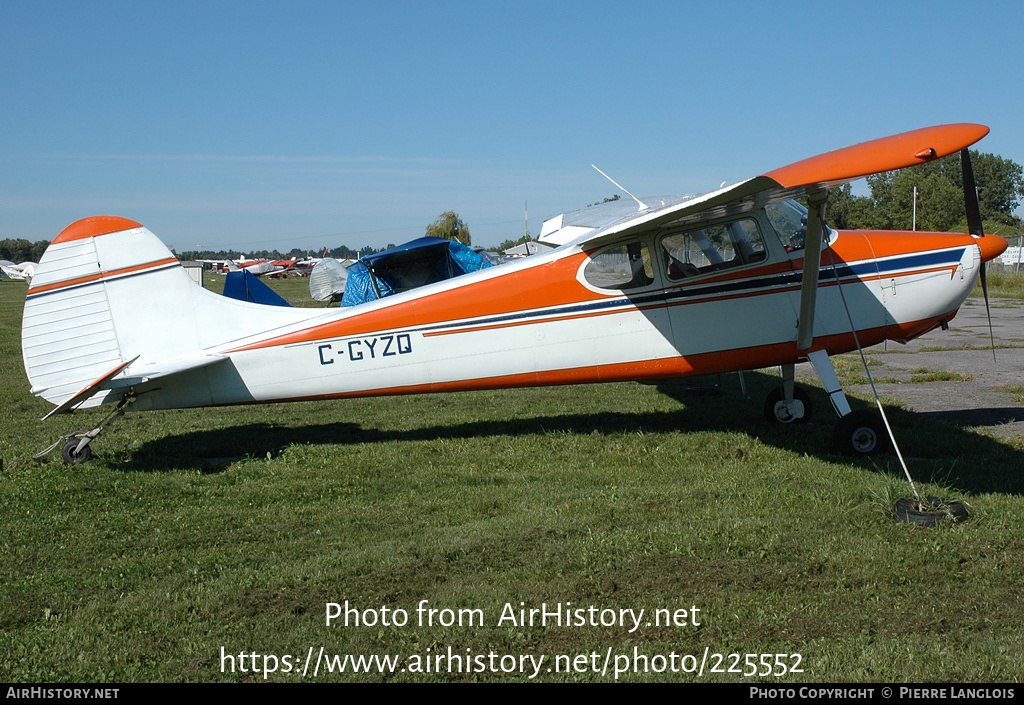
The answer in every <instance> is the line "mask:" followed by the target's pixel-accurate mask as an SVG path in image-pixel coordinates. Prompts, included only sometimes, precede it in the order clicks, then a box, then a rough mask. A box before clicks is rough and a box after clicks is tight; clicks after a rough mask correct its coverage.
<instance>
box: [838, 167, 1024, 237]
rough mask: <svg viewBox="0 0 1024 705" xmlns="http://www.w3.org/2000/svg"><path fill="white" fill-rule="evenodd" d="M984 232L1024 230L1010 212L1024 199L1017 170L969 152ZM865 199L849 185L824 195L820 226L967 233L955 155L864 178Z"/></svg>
mask: <svg viewBox="0 0 1024 705" xmlns="http://www.w3.org/2000/svg"><path fill="white" fill-rule="evenodd" d="M970 154H971V165H972V167H973V169H974V181H975V183H976V185H977V187H978V204H979V206H980V208H981V218H982V221H983V222H984V225H985V232H986V233H989V234H992V235H1002V236H1004V237H1012V236H1016V235H1019V234H1020V233H1021V231H1022V230H1024V222H1022V220H1021V218H1020V217H1019V216H1017V215H1015V214H1014V210H1015V209H1016V208H1017V207H1018V206H1019V205H1020V203H1021V201H1022V199H1024V173H1022V169H1021V165H1020V164H1017V163H1015V162H1013V161H1011V160H1009V159H1003V158H1002V157H1000V156H998V155H995V154H980V153H978V152H977V151H975V150H973V149H972V150H971V151H970ZM866 180H867V183H868V188H869V189H870V190H871V193H870V195H867V196H854V195H853V193H852V189H851V187H850V184H845V185H844V186H841V187H839V188H834V189H832V190H831V191H830V192H829V197H828V203H827V204H826V206H825V221H826V222H827V223H828V224H829V225H830V226H832V227H833V228H836V229H837V230H910V229H911V228H913V227H914V221H915V208H914V206H915V201H914V188H915V187H917V202H916V206H917V208H916V229H917V230H926V231H934V232H963V233H965V232H967V216H966V214H965V212H964V190H963V183H964V181H963V171H962V167H961V164H960V154H959V153H957V154H951V155H950V156H948V157H945V158H943V159H936V160H935V161H931V162H927V163H925V164H920V165H918V166H914V167H911V168H909V169H901V170H899V171H887V172H882V173H880V174H873V175H871V176H868V177H867V179H866Z"/></svg>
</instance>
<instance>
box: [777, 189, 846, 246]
mask: <svg viewBox="0 0 1024 705" xmlns="http://www.w3.org/2000/svg"><path fill="white" fill-rule="evenodd" d="M765 212H766V213H767V214H768V221H769V222H770V223H771V224H772V227H773V228H774V229H775V232H776V233H778V234H779V239H780V240H782V244H783V245H785V246H786V252H795V251H797V250H802V249H804V244H805V241H806V240H807V209H806V208H804V207H803V206H802V205H800V204H799V203H797V202H796V201H782V202H780V203H770V204H768V205H767V206H766V207H765ZM834 234H835V231H833V230H832V229H831V228H829V227H828V226H825V237H823V238H822V239H821V249H825V248H826V247H828V243H829V242H830V241H831V240H832V237H833V235H834Z"/></svg>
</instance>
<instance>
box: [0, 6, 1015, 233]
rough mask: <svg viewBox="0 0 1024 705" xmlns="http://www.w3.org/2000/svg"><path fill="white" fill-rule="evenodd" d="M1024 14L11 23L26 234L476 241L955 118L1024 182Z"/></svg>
mask: <svg viewBox="0 0 1024 705" xmlns="http://www.w3.org/2000/svg"><path fill="white" fill-rule="evenodd" d="M1022 32H1024V3H1021V2H1019V0H1015V1H1014V2H978V3H966V2H935V1H932V2H893V1H889V2H857V3H848V4H845V5H844V6H838V4H835V3H832V4H826V3H821V2H820V1H819V2H791V3H787V2H775V3H755V2H717V3H705V2H700V3H688V2H665V3H662V2H628V3H624V2H615V3H611V2H608V3H602V2H585V3H584V2H579V3H571V2H557V1H555V0H549V1H547V2H542V3H534V2H527V1H519V2H509V3H504V2H488V3H480V2H472V3H470V2H466V3H459V2H399V3H388V2H377V3H358V4H357V3H344V2H324V3H317V2H292V3H283V2H280V3H257V2H238V3H235V2H209V0H206V1H204V2H202V3H198V2H197V3H191V2H170V3H168V2H158V3H157V2H154V3H148V2H87V3H76V2H68V0H62V1H61V2H52V3H51V2H45V1H38V2H16V1H15V0H0V239H2V238H10V237H24V238H27V239H29V240H33V241H35V240H41V239H50V238H52V237H54V236H55V235H56V234H57V233H58V232H59V231H60V230H61V229H63V228H64V227H65V226H67V225H68V224H70V223H71V222H73V221H75V220H77V219H79V218H82V217H85V216H89V215H97V214H111V215H121V216H125V217H128V218H132V219H134V220H137V221H139V222H142V223H143V224H145V225H146V226H147V227H149V228H150V229H151V230H152V231H153V232H155V233H156V234H157V235H158V236H159V237H160V238H161V239H163V240H164V242H166V243H167V244H168V245H169V246H172V247H174V248H176V249H177V250H178V251H183V250H190V249H195V248H197V247H199V246H202V247H203V248H207V249H222V248H223V249H227V248H236V249H242V250H250V249H273V248H276V249H279V250H282V251H287V250H290V249H291V248H293V247H300V248H310V249H317V248H321V247H323V246H325V245H326V246H330V247H335V246H338V245H343V244H344V245H348V246H350V247H355V248H359V247H362V246H363V245H367V244H369V245H373V246H375V247H382V246H383V245H385V244H386V243H400V242H404V241H406V240H410V239H413V238H415V237H419V236H420V235H422V234H423V230H424V228H425V227H426V225H427V224H428V223H430V222H431V221H432V220H433V219H434V218H435V217H437V215H439V214H440V213H441V212H443V211H446V210H455V211H457V212H458V213H459V215H460V216H462V218H463V219H464V220H465V221H466V222H467V224H468V225H469V227H470V230H471V232H472V234H473V241H474V243H476V244H482V245H493V244H497V243H498V242H500V241H502V240H504V239H506V238H512V237H518V236H519V235H521V234H522V232H523V227H524V224H523V209H524V203H525V202H528V203H529V216H530V218H529V227H530V231H531V232H532V233H534V234H537V233H538V232H539V231H540V224H541V221H542V220H543V219H545V218H548V217H551V216H554V215H557V214H558V213H561V212H565V211H570V210H574V209H576V208H580V207H583V206H585V205H587V204H588V203H591V202H594V201H599V200H601V198H603V197H605V196H609V195H611V194H613V193H616V192H618V189H616V188H615V187H614V186H612V185H611V184H610V183H608V182H607V181H605V180H604V179H603V177H601V176H600V175H599V174H598V173H597V172H595V171H594V170H593V169H591V168H590V165H591V164H596V165H597V166H599V167H600V168H601V169H602V170H604V171H605V172H607V173H608V174H609V175H611V176H612V177H613V178H614V179H615V180H616V181H618V182H619V183H620V184H622V185H623V186H624V187H625V188H627V189H629V190H630V191H632V192H633V193H635V194H637V195H639V196H642V195H659V194H671V193H691V192H699V191H708V190H710V189H713V188H717V187H718V185H719V184H721V183H722V182H723V181H729V182H733V181H738V180H740V179H744V178H747V177H750V176H755V175H757V174H760V173H763V172H765V171H768V170H770V169H773V168H775V167H779V166H782V165H785V164H788V163H790V162H793V161H796V160H798V159H802V158H804V157H807V156H811V155H813V154H817V153H820V152H825V151H829V150H831V149H836V148H838V147H842V146H845V145H848V144H853V143H856V142H861V141H864V140H867V139H872V138H874V137H881V136H884V135H888V134H893V133H897V132H903V131H905V130H910V129H914V128H917V127H923V126H926V125H934V124H941V123H948V122H980V123H984V124H986V125H989V126H990V127H991V128H992V133H991V134H990V135H989V136H988V137H986V138H985V139H984V140H983V141H982V142H980V143H979V144H978V145H977V146H978V148H979V149H981V150H982V151H984V152H993V153H996V154H1000V155H1002V156H1003V157H1006V158H1009V159H1013V160H1014V161H1016V162H1017V163H1024V90H1022V89H1024V62H1022V60H1021V49H1020V42H1021V38H1022Z"/></svg>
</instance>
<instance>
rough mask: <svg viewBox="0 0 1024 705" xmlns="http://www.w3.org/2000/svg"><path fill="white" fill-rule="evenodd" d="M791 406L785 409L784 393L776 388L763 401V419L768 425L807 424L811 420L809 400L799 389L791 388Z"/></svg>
mask: <svg viewBox="0 0 1024 705" xmlns="http://www.w3.org/2000/svg"><path fill="white" fill-rule="evenodd" d="M793 406H794V407H795V408H794V409H793V410H792V413H790V411H789V410H787V409H786V393H785V391H784V390H783V388H782V387H777V388H775V389H773V390H772V391H771V392H769V393H768V397H767V398H766V399H765V400H764V418H765V420H766V421H767V422H768V423H807V422H808V421H810V420H811V398H810V397H809V396H807V392H805V391H804V390H803V389H801V388H800V387H793Z"/></svg>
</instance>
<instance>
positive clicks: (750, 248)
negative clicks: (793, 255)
mask: <svg viewBox="0 0 1024 705" xmlns="http://www.w3.org/2000/svg"><path fill="white" fill-rule="evenodd" d="M660 250H661V254H662V257H663V258H664V260H665V269H666V271H667V272H668V277H669V279H672V280H679V279H685V278H686V277H695V276H698V275H701V274H706V273H708V272H714V271H717V270H720V269H728V268H730V267H742V266H744V265H747V264H754V263H756V262H761V261H763V260H764V259H765V258H766V257H767V254H766V252H765V249H764V238H762V237H761V231H760V229H759V228H758V227H757V221H755V220H754V219H753V218H743V219H741V220H735V221H733V222H731V223H720V224H717V225H709V226H705V227H703V228H699V229H695V230H687V231H685V232H679V233H672V234H671V235H666V236H665V237H663V238H662V239H661V247H660Z"/></svg>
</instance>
